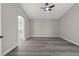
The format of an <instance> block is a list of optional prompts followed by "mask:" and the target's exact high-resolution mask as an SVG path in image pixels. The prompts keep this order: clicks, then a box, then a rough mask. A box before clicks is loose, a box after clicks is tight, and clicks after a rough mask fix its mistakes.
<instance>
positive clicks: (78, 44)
mask: <svg viewBox="0 0 79 59" xmlns="http://www.w3.org/2000/svg"><path fill="white" fill-rule="evenodd" d="M60 38H63V39H65V40H67V41H69V42H71V43H73V44H75V45H77V46H79V43H77V42H74V41H72V40H69V39H67V38H65V37H60Z"/></svg>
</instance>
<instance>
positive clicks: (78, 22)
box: [60, 4, 79, 45]
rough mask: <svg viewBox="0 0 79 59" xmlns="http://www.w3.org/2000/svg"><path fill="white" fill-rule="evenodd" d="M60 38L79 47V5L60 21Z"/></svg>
mask: <svg viewBox="0 0 79 59" xmlns="http://www.w3.org/2000/svg"><path fill="white" fill-rule="evenodd" d="M60 37H63V38H65V39H67V40H69V41H72V42H74V43H75V44H78V45H79V4H75V6H74V7H73V8H72V9H71V10H70V11H69V12H68V13H67V14H66V15H64V16H63V17H62V19H61V20H60Z"/></svg>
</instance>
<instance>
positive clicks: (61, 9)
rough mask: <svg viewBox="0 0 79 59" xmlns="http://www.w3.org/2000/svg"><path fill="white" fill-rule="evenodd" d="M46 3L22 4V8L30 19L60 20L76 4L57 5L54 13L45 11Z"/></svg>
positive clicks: (53, 10)
mask: <svg viewBox="0 0 79 59" xmlns="http://www.w3.org/2000/svg"><path fill="white" fill-rule="evenodd" d="M44 5H45V4H44V3H22V4H21V6H22V7H23V9H24V10H25V12H26V13H27V15H28V16H29V17H30V19H59V18H60V17H61V16H62V15H64V14H65V13H66V12H67V11H68V10H69V9H70V8H71V7H72V6H73V5H74V4H73V3H55V7H54V8H53V9H52V11H46V12H45V11H43V10H42V9H41V8H40V7H43V6H44Z"/></svg>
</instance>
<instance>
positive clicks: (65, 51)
mask: <svg viewBox="0 0 79 59" xmlns="http://www.w3.org/2000/svg"><path fill="white" fill-rule="evenodd" d="M6 56H79V46H77V45H75V44H73V43H71V42H68V41H66V40H64V39H62V38H59V37H32V38H30V39H28V40H25V41H22V42H21V45H20V46H18V47H17V48H15V49H13V50H12V51H11V52H9V53H8V54H7V55H6Z"/></svg>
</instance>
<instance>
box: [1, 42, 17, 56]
mask: <svg viewBox="0 0 79 59" xmlns="http://www.w3.org/2000/svg"><path fill="white" fill-rule="evenodd" d="M17 46H18V44H16V45H14V46H13V47H12V48H10V49H9V50H7V51H6V52H4V53H3V54H2V56H4V55H6V54H7V53H9V52H10V51H11V50H13V49H14V48H16V47H17Z"/></svg>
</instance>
